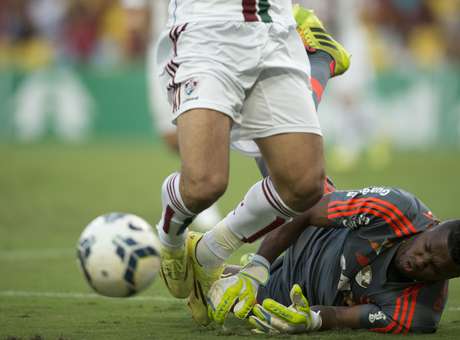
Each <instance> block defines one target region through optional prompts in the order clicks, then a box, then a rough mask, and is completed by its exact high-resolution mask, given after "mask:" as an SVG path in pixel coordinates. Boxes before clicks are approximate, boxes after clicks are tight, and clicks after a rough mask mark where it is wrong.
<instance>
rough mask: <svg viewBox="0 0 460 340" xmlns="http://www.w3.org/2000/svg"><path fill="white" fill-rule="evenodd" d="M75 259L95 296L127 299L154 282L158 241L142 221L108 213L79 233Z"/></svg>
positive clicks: (158, 266) (132, 217) (158, 257)
mask: <svg viewBox="0 0 460 340" xmlns="http://www.w3.org/2000/svg"><path fill="white" fill-rule="evenodd" d="M77 259H78V263H79V264H80V268H81V270H82V272H83V274H84V276H85V278H86V281H87V282H88V284H89V285H90V286H91V288H93V289H94V290H95V291H96V292H97V293H99V294H102V295H105V296H111V297H127V296H131V295H134V294H136V293H138V292H140V291H141V290H144V289H145V288H147V287H148V286H149V285H150V284H151V283H152V281H153V280H154V279H155V277H156V275H157V273H158V271H159V268H160V256H159V240H158V238H157V236H156V235H155V234H154V233H153V231H152V227H151V226H150V224H148V223H147V222H146V221H144V220H143V219H142V218H140V217H138V216H136V215H132V214H123V213H110V214H107V215H103V216H99V217H97V218H96V219H94V220H93V221H91V222H90V223H89V224H88V225H87V226H86V228H85V230H83V233H82V234H81V236H80V239H79V241H78V245H77Z"/></svg>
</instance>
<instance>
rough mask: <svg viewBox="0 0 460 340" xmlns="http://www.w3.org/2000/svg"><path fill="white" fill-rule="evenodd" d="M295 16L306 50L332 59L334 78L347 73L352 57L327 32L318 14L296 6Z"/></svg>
mask: <svg viewBox="0 0 460 340" xmlns="http://www.w3.org/2000/svg"><path fill="white" fill-rule="evenodd" d="M293 15H294V18H295V21H296V22H297V31H298V32H299V34H300V37H301V38H302V41H303V43H304V45H305V48H306V49H307V50H308V51H309V52H315V51H317V50H319V51H323V52H326V53H327V54H329V55H330V56H331V57H332V59H333V60H334V63H333V64H332V65H331V76H332V77H335V76H338V75H341V74H343V73H345V72H346V71H347V70H348V68H349V67H350V58H351V55H350V53H348V51H347V50H345V48H344V47H343V46H342V45H341V44H340V43H338V42H337V41H335V40H334V38H332V36H331V35H330V34H329V33H328V32H327V31H326V30H325V28H324V26H323V23H322V22H321V20H319V18H318V17H317V16H316V14H315V13H314V12H313V11H312V10H309V9H306V8H303V7H301V6H300V5H298V4H296V5H294V7H293Z"/></svg>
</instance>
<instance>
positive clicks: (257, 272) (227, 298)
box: [207, 255, 270, 324]
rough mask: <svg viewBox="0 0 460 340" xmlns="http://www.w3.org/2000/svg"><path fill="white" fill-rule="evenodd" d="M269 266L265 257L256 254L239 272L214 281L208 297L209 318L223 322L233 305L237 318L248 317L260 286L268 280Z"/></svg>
mask: <svg viewBox="0 0 460 340" xmlns="http://www.w3.org/2000/svg"><path fill="white" fill-rule="evenodd" d="M269 268H270V264H269V262H268V261H267V260H266V259H265V258H264V257H262V256H260V255H254V256H253V257H252V258H251V259H250V262H249V263H248V264H247V265H246V266H244V267H243V269H241V270H240V272H239V273H237V274H235V275H232V276H230V277H227V278H223V279H220V280H217V281H216V282H214V284H213V285H212V287H211V289H210V290H209V293H208V297H207V300H208V315H209V318H210V319H211V320H213V321H215V322H217V323H219V324H223V323H224V321H225V318H226V317H227V315H228V313H229V312H230V310H231V308H232V307H233V306H234V307H233V313H234V314H235V316H236V317H237V318H240V319H244V318H246V317H247V316H248V314H249V312H250V311H251V309H252V307H253V306H254V305H255V303H256V296H257V290H258V289H259V286H261V285H265V284H266V283H267V281H268V278H269V275H270V274H269ZM235 303H236V304H235Z"/></svg>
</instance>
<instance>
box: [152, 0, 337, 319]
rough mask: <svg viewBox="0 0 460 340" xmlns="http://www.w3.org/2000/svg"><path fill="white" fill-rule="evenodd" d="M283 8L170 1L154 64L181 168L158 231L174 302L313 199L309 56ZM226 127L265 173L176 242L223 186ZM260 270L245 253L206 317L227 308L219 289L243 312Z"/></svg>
mask: <svg viewBox="0 0 460 340" xmlns="http://www.w3.org/2000/svg"><path fill="white" fill-rule="evenodd" d="M291 12H292V4H291V2H290V0H259V1H254V0H243V1H241V0H208V1H197V0H182V1H181V0H177V1H171V2H170V7H169V21H168V29H167V30H166V31H164V32H163V33H162V35H161V37H160V40H159V43H158V49H157V61H158V65H159V69H162V70H163V72H162V73H161V80H162V82H163V86H164V87H166V88H167V91H168V95H169V100H170V103H171V105H172V106H173V119H174V121H175V123H176V124H177V128H178V136H179V148H180V155H181V161H182V166H181V172H180V173H179V172H177V173H173V174H171V175H170V176H168V177H167V178H166V180H165V181H164V183H163V186H162V201H163V214H162V219H161V220H160V222H159V223H158V225H157V229H158V233H159V237H160V240H161V242H162V249H161V257H162V263H161V275H162V277H163V280H164V281H165V283H166V285H167V287H168V289H169V291H170V292H171V294H172V295H173V296H175V297H178V298H184V297H187V296H188V295H189V294H190V293H191V292H192V290H195V291H200V292H201V295H206V294H207V293H208V291H209V288H210V284H211V282H213V281H215V279H216V277H218V276H219V275H220V274H221V272H222V263H223V261H225V259H227V258H228V257H229V256H230V255H231V254H232V253H233V252H234V251H235V250H236V249H238V248H239V247H240V246H241V245H242V244H244V243H245V242H253V241H254V240H256V239H258V238H259V237H261V236H263V235H264V234H266V233H268V232H269V231H271V230H273V229H275V228H277V227H280V226H282V225H284V224H286V223H287V222H289V221H290V220H291V219H292V218H293V217H295V216H298V215H299V214H301V213H302V212H303V211H305V210H307V209H308V208H309V207H311V206H312V205H313V204H315V203H316V202H317V201H318V200H319V199H320V198H321V196H322V193H323V182H324V161H323V141H322V136H321V129H320V126H319V122H318V118H317V115H316V109H315V106H314V102H313V99H312V96H311V91H312V90H311V83H310V82H309V67H308V65H309V62H308V58H307V55H306V53H305V50H304V44H303V43H302V40H301V38H300V37H299V35H298V33H297V31H296V22H295V20H294V18H293V16H292V14H291ZM308 13H310V12H308ZM312 29H313V28H312ZM315 29H321V30H323V29H322V28H321V27H317V28H315ZM323 32H324V30H323ZM319 33H321V32H319ZM324 33H325V32H324ZM305 37H308V36H307V35H306V36H305ZM326 38H327V39H330V38H329V37H328V36H325V39H326ZM334 48H336V47H334ZM342 67H343V65H342ZM338 68H339V67H337V70H336V71H337V72H336V74H338V73H339V71H340V70H339V69H338ZM342 71H343V70H342ZM232 130H233V137H236V138H238V139H241V140H248V141H250V140H253V141H255V142H256V144H257V146H258V148H259V149H260V152H261V154H262V156H263V158H264V161H265V163H266V165H267V167H268V169H269V176H267V177H265V178H264V179H263V180H261V181H259V182H257V183H256V184H254V186H253V187H251V188H250V189H249V191H248V193H247V194H246V196H245V197H244V199H243V200H242V201H241V202H240V203H239V204H238V205H237V207H236V208H235V210H233V211H232V212H230V213H229V214H228V215H227V216H226V217H225V218H224V219H223V220H222V221H221V222H219V223H218V224H217V225H216V226H215V227H214V228H213V229H212V230H210V231H209V232H207V233H205V234H204V236H203V237H200V236H198V235H197V234H194V233H190V234H188V237H187V226H188V225H189V224H190V223H191V221H193V218H194V217H195V215H196V214H197V213H199V212H200V211H202V210H203V209H205V208H206V207H208V206H210V205H211V204H212V203H213V202H215V201H216V200H217V199H218V198H219V197H220V196H221V195H222V194H223V192H224V191H225V189H226V186H227V183H228V167H229V164H228V163H229V144H230V135H231V132H232ZM186 241H187V242H186ZM185 243H186V247H185ZM265 275H268V263H266V261H263V259H259V258H255V259H254V260H253V261H252V262H251V263H250V264H249V265H248V266H246V267H245V268H244V269H243V270H242V271H241V272H240V273H239V274H237V275H236V276H235V278H236V279H235V280H236V281H235V282H232V284H231V285H229V286H225V287H224V286H222V287H223V291H221V292H220V293H222V294H220V296H221V297H222V299H221V300H218V299H216V298H215V296H214V299H213V301H214V302H216V301H217V304H215V305H214V306H213V309H212V310H213V313H211V317H212V318H213V319H214V320H216V321H219V322H220V320H222V315H221V314H222V313H227V312H228V309H229V308H230V307H231V305H228V304H229V301H230V300H228V299H225V297H226V296H228V294H225V293H229V292H230V293H231V295H232V296H233V297H234V298H235V299H237V298H238V297H239V299H240V302H239V303H238V304H237V305H236V306H235V308H234V311H235V314H236V315H238V316H240V317H244V316H246V315H247V313H248V312H249V310H250V307H251V306H252V305H251V306H250V305H249V304H248V303H246V301H247V299H246V297H247V296H248V294H250V293H251V292H252V293H253V289H252V288H251V281H250V280H256V281H258V282H262V281H264V276H265ZM218 282H219V281H218ZM215 295H216V294H215ZM217 295H218V294H217ZM234 302H235V300H233V301H231V303H232V305H233V303H234Z"/></svg>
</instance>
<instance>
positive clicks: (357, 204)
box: [328, 199, 411, 235]
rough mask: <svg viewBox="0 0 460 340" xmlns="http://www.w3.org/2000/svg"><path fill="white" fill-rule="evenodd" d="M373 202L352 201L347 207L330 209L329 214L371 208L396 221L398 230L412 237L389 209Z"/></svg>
mask: <svg viewBox="0 0 460 340" xmlns="http://www.w3.org/2000/svg"><path fill="white" fill-rule="evenodd" d="M370 201H371V200H367V199H366V200H364V201H359V202H357V200H353V199H352V200H350V201H349V202H350V203H349V204H348V205H345V206H337V207H334V208H329V209H328V213H332V212H334V211H338V210H344V209H345V210H352V209H357V208H360V207H369V208H374V209H376V210H378V211H380V212H382V213H384V214H386V215H387V216H388V217H390V218H391V220H392V221H394V223H395V224H396V225H397V226H398V228H399V229H400V230H401V231H402V232H403V233H404V234H406V235H410V234H411V233H410V232H409V230H407V228H406V227H405V225H404V224H403V223H402V222H401V221H400V220H399V218H398V217H397V216H396V215H395V214H394V213H393V212H392V211H391V210H389V209H387V208H385V207H382V206H381V205H377V204H375V203H371V202H370Z"/></svg>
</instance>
